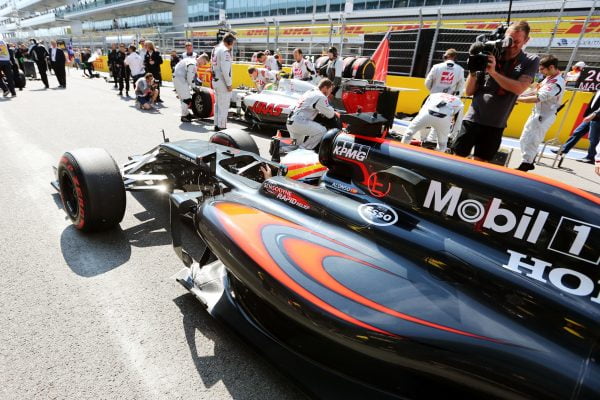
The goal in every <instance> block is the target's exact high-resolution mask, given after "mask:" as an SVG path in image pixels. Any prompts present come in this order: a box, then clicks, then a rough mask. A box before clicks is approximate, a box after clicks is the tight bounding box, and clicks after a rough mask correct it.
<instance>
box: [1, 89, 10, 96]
mask: <svg viewBox="0 0 600 400" xmlns="http://www.w3.org/2000/svg"><path fill="white" fill-rule="evenodd" d="M9 94H10V92H9V91H8V90H5V91H4V93H2V96H4V97H8V95H9Z"/></svg>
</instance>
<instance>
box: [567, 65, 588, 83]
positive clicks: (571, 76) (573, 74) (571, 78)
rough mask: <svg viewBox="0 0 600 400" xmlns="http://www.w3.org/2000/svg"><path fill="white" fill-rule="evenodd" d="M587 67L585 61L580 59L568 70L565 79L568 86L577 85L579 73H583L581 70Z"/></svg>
mask: <svg viewBox="0 0 600 400" xmlns="http://www.w3.org/2000/svg"><path fill="white" fill-rule="evenodd" d="M584 68H585V63H584V62H583V61H579V62H578V63H575V65H573V67H572V68H571V70H570V71H569V72H567V76H566V77H565V81H566V82H567V86H575V83H576V82H577V79H579V75H581V71H582V70H583V69H584Z"/></svg>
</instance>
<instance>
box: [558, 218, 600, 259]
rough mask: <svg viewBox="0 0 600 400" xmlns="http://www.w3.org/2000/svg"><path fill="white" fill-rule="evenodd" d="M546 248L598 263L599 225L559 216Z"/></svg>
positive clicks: (599, 245) (599, 246)
mask: <svg viewBox="0 0 600 400" xmlns="http://www.w3.org/2000/svg"><path fill="white" fill-rule="evenodd" d="M548 249H549V250H552V251H555V252H557V253H561V254H564V255H566V256H569V257H573V258H576V259H578V260H581V261H585V262H588V263H590V264H594V265H598V263H600V254H599V253H600V251H599V250H600V226H596V225H592V224H588V223H587V222H583V221H578V220H576V219H572V218H567V217H561V219H560V221H559V223H558V226H557V227H556V231H554V235H552V239H551V240H550V244H549V245H548Z"/></svg>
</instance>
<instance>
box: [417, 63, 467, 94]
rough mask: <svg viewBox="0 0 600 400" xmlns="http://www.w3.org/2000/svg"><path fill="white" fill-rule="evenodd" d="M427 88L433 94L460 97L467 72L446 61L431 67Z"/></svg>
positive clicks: (426, 80)
mask: <svg viewBox="0 0 600 400" xmlns="http://www.w3.org/2000/svg"><path fill="white" fill-rule="evenodd" d="M425 86H426V87H427V89H429V92H431V93H440V92H441V93H449V94H455V95H458V96H460V94H461V93H462V90H463V87H464V86H465V72H464V70H463V68H462V67H461V66H460V65H458V64H457V63H455V62H454V61H450V60H448V61H444V62H443V63H439V64H435V65H434V66H433V67H431V71H429V74H427V78H425Z"/></svg>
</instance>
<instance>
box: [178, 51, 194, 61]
mask: <svg viewBox="0 0 600 400" xmlns="http://www.w3.org/2000/svg"><path fill="white" fill-rule="evenodd" d="M196 57H198V53H196V52H195V51H192V54H188V53H187V52H186V51H184V52H183V53H181V59H182V60H184V59H186V58H194V59H195V58H196Z"/></svg>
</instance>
